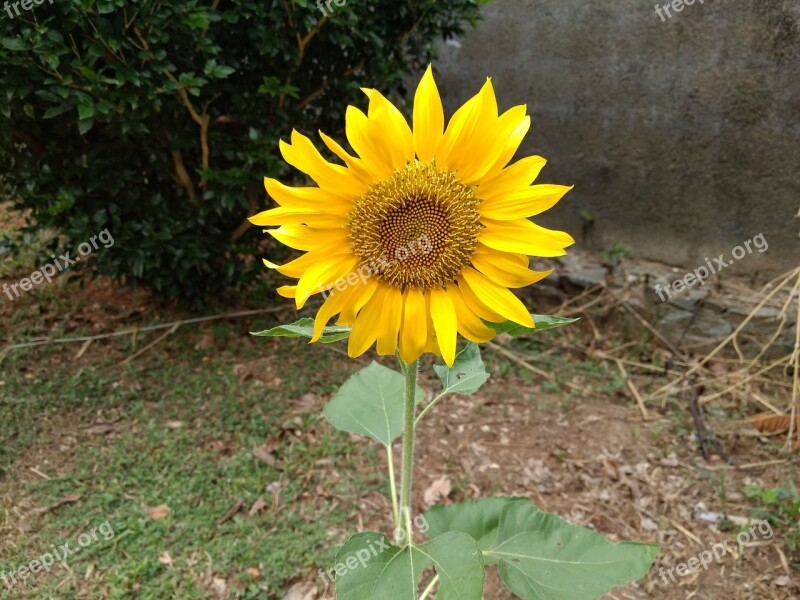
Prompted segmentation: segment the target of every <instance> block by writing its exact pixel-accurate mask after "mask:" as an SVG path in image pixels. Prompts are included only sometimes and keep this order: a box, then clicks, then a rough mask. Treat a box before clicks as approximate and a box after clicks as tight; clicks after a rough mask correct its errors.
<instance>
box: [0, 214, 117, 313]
mask: <svg viewBox="0 0 800 600" xmlns="http://www.w3.org/2000/svg"><path fill="white" fill-rule="evenodd" d="M98 241H99V242H100V243H101V244H103V248H111V246H113V245H114V238H113V236H112V235H111V233H110V232H109V231H108V229H104V230H103V231H101V232H100V233H99V234H97V235H93V236H92V237H91V238H90V239H89V241H88V242H83V243H82V244H81V245H80V246H78V256H76V257H75V258H71V257H70V253H69V252H67V253H65V254H62V255H61V256H59V257H58V258H56V257H55V255H54V256H51V257H50V258H52V259H53V262H52V263H48V264H46V265H44V266H43V267H40V268H39V269H38V270H37V271H34V272H33V273H31V274H30V277H26V278H24V279H20V280H19V281H18V282H17V283H14V284H11V285H9V284H7V283H5V284H3V292H5V294H6V296H8V299H9V300H11V301H12V302H13V301H14V300H15V299H16V298H19V297H20V294H21V292H20V290H22V292H29V291H31V290H32V289H33V288H34V286H37V285H42V284H43V283H44V282H45V281H46V282H47V283H51V282H52V281H53V277H55V276H56V275H57V274H59V273H61V272H63V271H68V270H69V269H70V267H72V266H73V265H75V264H76V263H78V262H79V261H80V260H81V257H84V256H88V255H90V254H91V253H92V252H94V251H95V250H99V248H100V246H98V244H97V242H98ZM11 292H14V295H13V296H12V295H11Z"/></svg>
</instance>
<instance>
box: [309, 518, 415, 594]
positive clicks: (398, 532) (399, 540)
mask: <svg viewBox="0 0 800 600" xmlns="http://www.w3.org/2000/svg"><path fill="white" fill-rule="evenodd" d="M404 514H408V513H404ZM413 523H414V527H416V528H417V529H418V530H419V531H421V532H422V533H427V532H428V529H430V525H428V520H427V519H426V518H425V517H424V516H423V515H419V516H417V517H415V518H414V521H413ZM406 535H407V534H406V530H405V529H403V528H402V527H399V528H397V529H395V531H394V543H395V544H396V545H398V546H402V545H403V544H404V543H405V541H406ZM389 548H390V546H389V544H387V543H386V540H385V539H383V538H381V539H379V540H375V541H373V542H371V543H370V544H369V545H367V547H366V548H361V549H360V550H357V551H356V552H354V553H353V554H351V555H350V556H348V557H347V558H346V559H345V560H344V562H340V563H336V565H334V567H333V568H332V569H329V570H328V571H323V570H322V569H319V571H318V574H319V578H320V579H322V582H323V583H324V584H325V585H328V584H329V583H332V582H333V581H334V580H335V578H336V576H339V577H342V576H343V575H344V574H345V573H347V572H348V571H352V570H354V569H358V568H359V567H366V566H367V563H368V562H369V561H370V560H372V559H373V558H375V557H376V556H378V555H380V554H381V553H382V552H384V551H385V550H388V549H389ZM326 575H327V577H326Z"/></svg>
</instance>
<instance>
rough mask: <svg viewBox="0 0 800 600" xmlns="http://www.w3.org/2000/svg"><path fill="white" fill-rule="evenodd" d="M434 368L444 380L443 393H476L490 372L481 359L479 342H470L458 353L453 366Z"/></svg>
mask: <svg viewBox="0 0 800 600" xmlns="http://www.w3.org/2000/svg"><path fill="white" fill-rule="evenodd" d="M433 370H434V371H436V374H437V375H438V376H439V379H441V380H442V387H443V388H444V389H443V391H442V393H443V394H464V395H465V396H469V395H470V394H473V393H475V392H476V391H478V389H479V388H480V387H481V386H482V385H483V384H484V383H486V380H487V379H489V373H487V372H486V368H485V367H484V365H483V361H482V360H481V349H480V347H479V346H478V345H477V344H474V343H472V342H469V343H468V344H467V346H466V347H465V348H464V349H463V350H462V351H461V352H459V353H458V355H456V360H455V362H454V363H453V367H452V368H450V367H448V366H447V365H434V367H433Z"/></svg>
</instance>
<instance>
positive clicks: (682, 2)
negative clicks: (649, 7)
mask: <svg viewBox="0 0 800 600" xmlns="http://www.w3.org/2000/svg"><path fill="white" fill-rule="evenodd" d="M697 1H698V2H699V3H700V4H703V3H704V2H705V0H697ZM694 2H695V0H672V2H667V3H666V4H665V5H664V6H659V5H658V4H656V14H657V15H658V16H659V17H661V22H662V23H663V22H664V21H666V20H667V19H671V18H672V15H673V13H671V12H670V10H669V9H670V8H672V10H673V11H675V12H676V13H679V12H681V11H682V10H683V9H684V8H686V7H687V6H691V5H692V4H694ZM664 13H666V15H667V16H666V18H665V17H664Z"/></svg>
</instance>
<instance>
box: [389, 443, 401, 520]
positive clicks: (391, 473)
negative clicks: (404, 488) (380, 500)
mask: <svg viewBox="0 0 800 600" xmlns="http://www.w3.org/2000/svg"><path fill="white" fill-rule="evenodd" d="M386 461H387V463H388V466H389V487H390V489H391V493H392V514H393V515H394V528H395V529H398V528H399V527H400V510H399V508H398V505H397V482H396V481H395V476H394V457H393V456H392V445H391V444H389V445H388V446H386Z"/></svg>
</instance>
